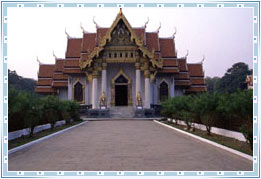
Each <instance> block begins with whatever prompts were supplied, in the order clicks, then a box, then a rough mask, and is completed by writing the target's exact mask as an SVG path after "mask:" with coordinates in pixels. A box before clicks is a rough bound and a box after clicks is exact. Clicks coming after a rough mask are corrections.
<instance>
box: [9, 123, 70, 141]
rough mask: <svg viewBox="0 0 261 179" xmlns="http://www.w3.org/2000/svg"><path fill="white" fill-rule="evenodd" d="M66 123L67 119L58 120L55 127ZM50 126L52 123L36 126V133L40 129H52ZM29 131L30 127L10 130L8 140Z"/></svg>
mask: <svg viewBox="0 0 261 179" xmlns="http://www.w3.org/2000/svg"><path fill="white" fill-rule="evenodd" d="M64 124H65V120H63V121H57V122H56V124H55V127H56V126H62V125H64ZM50 128H51V124H44V125H39V126H36V127H35V128H34V133H38V132H40V131H43V130H46V129H50ZM29 133H30V129H29V128H26V129H21V130H18V131H13V132H9V133H8V140H13V139H16V138H19V137H21V136H22V135H29Z"/></svg>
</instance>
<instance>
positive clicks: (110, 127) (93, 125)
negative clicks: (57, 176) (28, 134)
mask: <svg viewBox="0 0 261 179" xmlns="http://www.w3.org/2000/svg"><path fill="white" fill-rule="evenodd" d="M8 162H9V163H8V165H9V170H23V171H26V170H38V171H40V170H45V171H48V170H64V171H66V170H80V171H82V170H105V171H108V170H116V171H118V170H125V171H126V170H134V171H136V170H142V171H147V170H153V171H167V170H172V171H181V170H187V171H191V170H199V171H206V170H215V171H216V170H217V171H222V170H231V171H232V170H239V171H242V170H252V162H251V161H249V160H247V159H244V158H241V157H239V156H237V155H234V154H232V153H229V152H226V151H223V150H221V149H218V148H215V147H213V146H211V145H209V144H206V143H203V142H201V141H198V140H196V139H194V138H191V137H189V136H186V135H184V134H181V133H179V132H176V131H174V130H172V129H169V128H166V127H164V126H161V125H159V124H157V123H155V122H153V121H137V120H136V121H127V120H125V121H124V120H118V121H90V122H87V123H86V124H84V125H82V126H80V127H78V128H74V129H72V130H70V131H68V132H65V133H63V134H61V135H58V136H55V137H53V138H50V139H47V140H45V141H43V142H41V143H38V144H36V145H33V146H31V147H29V148H27V149H25V150H23V151H19V152H16V153H14V154H11V155H10V156H9V161H8Z"/></svg>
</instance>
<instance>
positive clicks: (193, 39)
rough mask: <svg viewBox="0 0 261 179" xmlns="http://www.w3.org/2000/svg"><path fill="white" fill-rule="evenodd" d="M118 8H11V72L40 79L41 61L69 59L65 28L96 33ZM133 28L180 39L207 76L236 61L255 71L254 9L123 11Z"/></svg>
mask: <svg viewBox="0 0 261 179" xmlns="http://www.w3.org/2000/svg"><path fill="white" fill-rule="evenodd" d="M118 12H119V8H107V7H106V8H67V7H66V8H8V14H7V16H8V26H7V34H8V51H7V53H8V68H9V69H10V70H15V71H16V72H17V73H18V74H19V75H20V76H23V77H26V78H33V79H37V73H38V68H39V63H38V62H37V57H38V59H39V60H40V61H41V63H45V64H54V63H55V58H54V56H53V52H54V54H55V55H56V56H57V57H58V58H64V57H65V52H66V47H67V36H66V34H65V29H66V31H67V32H68V34H69V35H70V36H71V37H78V38H80V37H82V30H81V28H80V24H81V23H82V26H83V27H84V29H85V30H86V31H89V32H95V31H96V28H95V25H94V23H93V17H94V16H95V21H96V22H97V23H98V25H99V26H101V27H109V26H111V24H112V23H113V20H114V19H115V17H116V15H117V13H118ZM123 13H124V15H125V17H126V18H127V20H128V21H129V23H130V24H131V25H132V27H141V26H143V25H144V23H145V22H146V21H147V18H148V17H149V23H148V25H147V28H146V31H147V32H153V31H156V30H157V28H158V27H159V25H160V23H161V28H160V31H159V36H160V37H171V36H172V35H173V33H174V32H175V28H176V29H177V32H176V36H175V44H176V49H177V51H178V57H184V56H185V55H186V53H187V50H188V52H189V54H188V57H187V62H188V63H198V62H200V61H201V60H202V58H203V56H205V60H204V62H203V67H204V71H205V76H210V77H214V76H219V77H221V76H223V75H224V74H225V72H226V70H227V69H228V68H230V67H231V66H232V65H233V64H234V63H237V62H244V63H246V64H248V65H249V68H250V69H252V68H253V64H252V59H253V41H252V40H253V12H252V9H250V8H123Z"/></svg>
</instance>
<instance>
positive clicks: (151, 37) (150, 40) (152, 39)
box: [146, 32, 160, 52]
mask: <svg viewBox="0 0 261 179" xmlns="http://www.w3.org/2000/svg"><path fill="white" fill-rule="evenodd" d="M146 45H147V48H148V50H150V51H152V50H153V49H154V50H155V51H156V52H157V51H159V50H160V49H159V37H158V33H151V32H147V33H146Z"/></svg>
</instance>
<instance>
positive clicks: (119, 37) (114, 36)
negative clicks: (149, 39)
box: [107, 20, 134, 46]
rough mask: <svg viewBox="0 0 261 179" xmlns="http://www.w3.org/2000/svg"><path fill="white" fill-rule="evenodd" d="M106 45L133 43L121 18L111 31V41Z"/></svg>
mask: <svg viewBox="0 0 261 179" xmlns="http://www.w3.org/2000/svg"><path fill="white" fill-rule="evenodd" d="M107 45H120V46H122V45H134V43H133V42H132V41H131V33H130V31H129V30H128V28H127V27H126V25H125V24H124V22H123V21H122V20H120V21H119V23H118V24H117V26H116V27H115V28H114V30H113V31H112V33H111V41H110V42H108V43H107Z"/></svg>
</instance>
